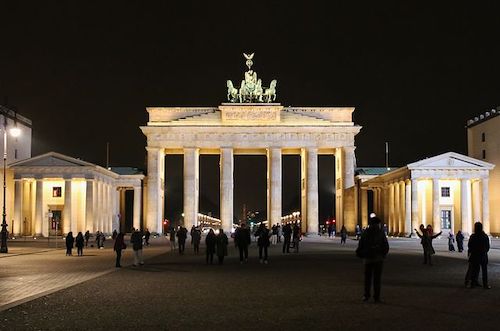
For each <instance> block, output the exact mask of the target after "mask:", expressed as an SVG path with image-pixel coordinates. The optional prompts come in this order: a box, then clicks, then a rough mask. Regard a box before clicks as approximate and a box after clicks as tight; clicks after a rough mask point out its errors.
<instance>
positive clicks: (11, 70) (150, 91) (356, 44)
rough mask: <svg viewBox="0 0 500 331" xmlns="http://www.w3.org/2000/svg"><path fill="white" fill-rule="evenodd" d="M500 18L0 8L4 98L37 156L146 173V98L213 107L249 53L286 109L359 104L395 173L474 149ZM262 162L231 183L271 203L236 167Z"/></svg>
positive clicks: (232, 7)
mask: <svg viewBox="0 0 500 331" xmlns="http://www.w3.org/2000/svg"><path fill="white" fill-rule="evenodd" d="M498 13H499V8H498V6H497V5H496V4H494V2H493V1H492V2H491V3H490V2H482V3H478V2H471V1H453V2H449V4H447V3H446V4H445V3H444V2H429V3H424V2H423V1H415V2H413V1H404V2H403V1H383V2H380V1H370V2H361V1H342V2H337V1H325V2H314V1H303V3H302V4H301V5H298V4H295V2H293V3H292V2H290V1H280V2H277V1H263V2H256V1H254V2H250V1H247V2H241V4H240V5H238V4H237V3H236V2H235V1H218V2H217V4H215V2H212V1H204V2H201V1H200V2H190V1H179V2H178V3H174V2H173V1H162V2H152V1H148V3H147V4H146V3H145V1H136V2H132V1H130V2H124V1H119V2H112V1H100V2H90V1H79V2H76V1H71V2H63V1H43V2H35V1H33V2H26V1H1V2H0V41H1V46H0V97H1V98H2V99H0V102H2V103H3V104H6V105H8V106H15V107H16V108H17V110H18V111H19V112H20V113H21V114H22V115H24V116H26V117H28V118H30V119H31V120H32V121H33V153H32V154H33V155H38V154H40V153H44V152H48V151H52V150H54V151H58V152H61V153H64V154H67V155H70V156H74V157H79V158H82V159H84V160H87V161H90V162H94V163H97V164H101V165H104V164H105V158H106V142H107V141H109V142H110V145H111V164H112V165H120V166H136V167H141V168H145V149H144V146H145V138H144V136H143V135H142V133H141V131H140V130H139V126H140V125H143V124H144V123H146V121H147V116H146V111H145V107H146V106H172V105H178V106H217V105H219V104H220V103H221V102H223V101H224V98H225V94H226V86H225V81H226V80H227V79H232V80H233V81H239V80H241V78H242V74H243V72H244V70H245V66H244V59H243V57H242V55H241V53H242V52H255V53H256V55H255V58H254V63H255V65H254V69H255V70H256V71H257V73H258V74H259V76H260V77H261V78H262V79H263V81H264V82H265V83H266V82H269V81H270V80H271V79H274V78H276V79H278V87H277V88H278V101H280V102H281V103H282V104H283V105H285V106H288V105H294V106H354V107H356V111H355V113H354V120H355V122H356V123H357V124H359V125H361V126H363V129H362V131H361V133H360V134H359V135H358V136H357V140H356V145H357V149H356V156H357V164H358V166H381V165H383V164H384V142H385V141H389V142H390V150H391V165H392V166H399V165H404V164H406V163H409V162H412V161H416V160H419V159H422V158H425V157H428V156H433V155H436V154H439V153H442V152H446V151H456V152H459V153H466V137H465V129H464V125H465V122H466V120H468V119H469V118H471V117H474V116H476V115H478V114H479V113H481V112H484V111H486V110H488V109H489V108H491V107H494V106H497V105H499V104H500V79H499V77H500V65H499V63H500V60H499V59H500V57H499V51H500V24H499V19H498ZM4 96H5V97H8V100H7V101H6V102H3V101H2V100H4V99H3V97H4ZM291 159H292V160H291V161H290V160H284V164H285V167H287V169H288V168H289V169H288V170H285V169H284V170H283V171H284V172H290V173H291V175H290V176H291V177H290V178H292V179H293V176H294V175H293V174H294V173H296V171H295V170H296V162H293V158H291ZM207 160H208V161H207ZM259 160H260V161H259ZM263 160H264V159H263V158H262V159H259V158H255V160H246V161H245V160H244V161H241V160H240V161H238V160H236V161H235V163H237V164H238V168H237V169H235V182H236V183H242V184H241V185H246V186H245V190H246V191H245V192H247V191H248V194H247V196H248V198H247V199H248V201H249V203H250V205H251V208H255V209H263V210H265V199H264V205H262V203H261V202H260V201H261V200H262V197H261V195H262V194H261V186H260V184H255V185H253V186H255V189H254V188H252V185H250V187H248V184H245V183H244V180H245V178H244V177H241V178H240V176H241V175H239V174H241V173H244V172H245V170H246V167H252V168H251V169H254V168H255V167H257V168H259V167H262V165H260V163H263V164H264V169H265V161H263ZM330 163H331V160H320V183H326V184H323V185H322V187H321V190H322V191H321V192H322V193H321V194H322V195H323V200H324V199H325V194H326V193H325V192H328V191H329V190H331V187H330V184H329V183H330V182H331V172H330V171H326V170H321V169H327V168H328V167H329V164H330ZM175 164H176V163H175V162H172V164H171V168H172V167H174V168H175ZM213 164H214V162H213V161H212V162H211V161H210V158H207V159H206V160H205V159H204V160H202V162H201V168H202V169H204V168H206V169H205V170H202V171H204V172H206V174H205V175H202V177H203V176H204V178H205V179H206V184H203V183H204V181H205V179H201V181H202V188H201V189H202V195H208V197H205V198H203V199H207V201H202V203H201V204H202V205H204V204H206V205H207V206H208V205H210V204H212V203H213V204H214V205H218V198H216V197H215V195H213V194H210V192H208V191H210V189H207V187H210V186H212V185H214V179H215V180H217V178H216V176H217V175H213V174H214V173H215V174H216V173H217V170H216V169H215V168H214V166H213ZM215 164H216V162H215ZM294 164H295V165H294ZM239 168H241V169H239ZM214 169H215V170H214ZM259 169H260V168H259ZM171 170H172V171H171V173H172V174H174V175H175V174H176V171H177V174H179V171H181V170H179V169H177V170H176V169H171ZM211 174H212V175H211ZM214 176H215V177H214ZM255 176H256V177H258V178H264V177H263V176H265V174H260V173H259V172H258V171H256V175H255ZM287 176H288V175H287ZM322 176H325V177H324V178H323V177H322ZM209 177H210V178H211V179H210V180H209V179H207V178H209ZM287 178H288V177H287ZM322 179H324V180H322ZM173 180H175V178H173ZM257 181H258V182H260V179H259V180H257ZM292 181H293V180H292ZM216 183H217V182H216ZM264 183H265V178H264ZM241 185H240V186H241ZM293 187H294V184H290V186H287V188H286V190H290V191H295V189H294V188H293ZM170 189H172V190H173V189H174V187H171V188H168V189H167V194H168V192H169V190H170ZM172 190H170V194H171V195H172V194H173V195H179V193H178V192H177V191H175V190H173V191H172ZM236 190H239V189H236ZM203 192H207V193H203ZM217 192H218V191H217ZM259 192H260V193H259ZM239 194H243V193H242V192H239V191H238V192H235V200H238V201H240V200H241V201H243V200H246V199H245V198H241V199H240V198H236V195H239ZM294 195H295V193H290V194H288V193H286V197H285V198H284V200H286V201H284V203H283V204H284V209H286V208H288V209H294V208H296V207H295V206H294V202H293V201H295V200H296V197H294ZM169 199H170V198H169ZM169 201H170V200H169ZM172 201H173V200H172ZM169 203H171V204H173V205H174V206H177V205H175V204H174V203H173V202H169ZM235 205H236V202H235ZM288 205H291V207H287V206H288ZM207 208H208V207H207ZM214 208H215V207H214ZM235 208H236V209H239V208H240V206H235ZM328 209H330V210H331V206H326V205H325V206H323V207H322V215H323V216H324V215H326V214H327V213H328Z"/></svg>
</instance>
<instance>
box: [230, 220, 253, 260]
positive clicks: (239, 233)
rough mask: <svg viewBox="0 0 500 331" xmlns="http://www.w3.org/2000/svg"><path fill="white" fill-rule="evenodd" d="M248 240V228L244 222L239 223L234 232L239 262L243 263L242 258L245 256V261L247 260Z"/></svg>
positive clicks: (249, 238)
mask: <svg viewBox="0 0 500 331" xmlns="http://www.w3.org/2000/svg"><path fill="white" fill-rule="evenodd" d="M250 242H251V237H250V229H248V228H247V226H246V224H245V223H241V225H240V226H239V227H238V228H237V229H236V231H235V233H234V243H235V245H236V247H238V251H239V253H240V264H243V258H245V262H248V246H249V245H250Z"/></svg>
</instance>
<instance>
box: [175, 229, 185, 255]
mask: <svg viewBox="0 0 500 331" xmlns="http://www.w3.org/2000/svg"><path fill="white" fill-rule="evenodd" d="M177 239H178V241H179V254H180V255H182V254H184V250H185V249H186V239H187V229H186V228H185V227H183V226H181V227H180V228H179V230H178V231H177Z"/></svg>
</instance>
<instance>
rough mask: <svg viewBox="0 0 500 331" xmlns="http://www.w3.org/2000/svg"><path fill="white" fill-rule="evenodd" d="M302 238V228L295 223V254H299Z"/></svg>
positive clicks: (293, 236)
mask: <svg viewBox="0 0 500 331" xmlns="http://www.w3.org/2000/svg"><path fill="white" fill-rule="evenodd" d="M301 236H302V232H301V230H300V226H299V225H298V224H297V223H295V225H294V226H293V232H292V238H293V251H294V252H295V253H298V252H299V243H300V237H301Z"/></svg>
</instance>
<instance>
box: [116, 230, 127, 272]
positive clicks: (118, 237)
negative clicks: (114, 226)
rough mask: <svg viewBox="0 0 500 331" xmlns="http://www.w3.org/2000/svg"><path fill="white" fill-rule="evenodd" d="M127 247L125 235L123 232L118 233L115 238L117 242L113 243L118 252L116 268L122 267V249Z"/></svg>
mask: <svg viewBox="0 0 500 331" xmlns="http://www.w3.org/2000/svg"><path fill="white" fill-rule="evenodd" d="M125 248H127V245H126V244H125V239H124V235H123V233H122V232H120V233H118V234H117V235H116V238H115V244H114V245H113V250H114V251H115V253H116V263H115V267H116V268H121V267H122V265H121V259H122V250H123V249H125Z"/></svg>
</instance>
